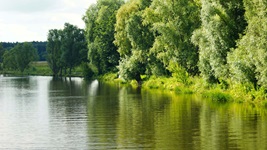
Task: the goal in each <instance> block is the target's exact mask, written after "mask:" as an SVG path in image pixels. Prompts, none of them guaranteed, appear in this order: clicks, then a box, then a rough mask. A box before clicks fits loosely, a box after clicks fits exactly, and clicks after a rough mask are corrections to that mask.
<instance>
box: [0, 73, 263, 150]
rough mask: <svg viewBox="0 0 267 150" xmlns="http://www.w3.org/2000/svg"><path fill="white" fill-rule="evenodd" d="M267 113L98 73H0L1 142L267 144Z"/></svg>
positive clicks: (62, 145)
mask: <svg viewBox="0 0 267 150" xmlns="http://www.w3.org/2000/svg"><path fill="white" fill-rule="evenodd" d="M266 114H267V113H266V110H265V109H259V108H255V107H252V106H251V105H242V104H216V103H214V102H210V101H208V100H203V99H200V98H199V97H195V96H176V95H172V94H167V93H164V92H161V91H146V90H142V89H140V88H138V89H134V88H131V87H126V86H118V85H114V84H103V83H101V82H98V81H97V80H94V81H91V82H86V81H84V80H82V79H81V78H71V79H70V78H60V79H56V78H54V79H53V78H51V77H0V122H1V123H0V135H1V136H0V149H2V148H7V149H168V150H169V149H181V150H183V149H184V150H190V149H203V150H206V149H220V150H224V149H267V144H266V143H267V126H266V124H267V118H266Z"/></svg>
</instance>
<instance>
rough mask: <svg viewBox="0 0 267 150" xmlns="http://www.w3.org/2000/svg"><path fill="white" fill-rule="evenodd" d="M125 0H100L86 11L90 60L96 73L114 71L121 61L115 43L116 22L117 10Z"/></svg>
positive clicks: (85, 18)
mask: <svg viewBox="0 0 267 150" xmlns="http://www.w3.org/2000/svg"><path fill="white" fill-rule="evenodd" d="M122 4H123V0H98V1H97V4H96V5H91V6H90V7H89V8H88V10H87V11H86V14H85V16H84V17H83V20H84V22H85V25H86V29H85V32H86V40H87V44H88V49H89V51H88V60H89V63H90V65H93V66H94V67H95V68H97V71H96V72H95V73H99V74H104V73H107V72H109V71H114V70H115V69H116V66H117V65H118V63H119V53H118V52H117V47H116V46H115V45H114V43H113V41H114V33H115V31H114V24H115V23H116V17H115V16H116V11H117V10H118V9H119V7H120V6H121V5H122Z"/></svg>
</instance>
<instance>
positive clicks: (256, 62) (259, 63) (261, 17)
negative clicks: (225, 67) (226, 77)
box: [229, 0, 267, 88]
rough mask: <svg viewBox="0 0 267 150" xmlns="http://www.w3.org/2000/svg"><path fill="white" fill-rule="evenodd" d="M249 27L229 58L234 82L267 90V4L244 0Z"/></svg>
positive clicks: (255, 0)
mask: <svg viewBox="0 0 267 150" xmlns="http://www.w3.org/2000/svg"><path fill="white" fill-rule="evenodd" d="M244 5H245V10H246V13H245V17H246V20H247V22H248V26H247V29H246V32H245V35H244V36H243V37H242V38H241V39H240V40H239V41H238V48H237V49H236V50H233V52H232V53H231V55H230V56H229V64H230V68H231V73H232V77H233V80H234V81H236V82H238V83H246V82H249V83H252V84H253V85H254V88H258V86H262V87H264V88H267V70H266V68H267V44H266V43H267V24H266V22H267V9H266V7H267V3H266V2H265V1H261V0H252V1H249V0H244Z"/></svg>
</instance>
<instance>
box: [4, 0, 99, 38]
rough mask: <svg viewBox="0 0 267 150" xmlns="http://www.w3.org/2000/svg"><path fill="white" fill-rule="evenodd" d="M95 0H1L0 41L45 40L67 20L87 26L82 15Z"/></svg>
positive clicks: (81, 26)
mask: <svg viewBox="0 0 267 150" xmlns="http://www.w3.org/2000/svg"><path fill="white" fill-rule="evenodd" d="M92 3H96V0H46V1H44V0H8V1H6V0H0V4H1V5H0V41H5V42H16V41H18V42H24V41H45V40H46V38H47V32H48V30H49V29H61V28H63V26H64V23H65V22H68V23H71V24H74V25H77V26H78V27H80V28H83V27H84V22H83V21H82V16H83V15H84V14H85V11H86V9H87V8H88V7H89V6H90V5H91V4H92Z"/></svg>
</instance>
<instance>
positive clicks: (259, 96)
mask: <svg viewBox="0 0 267 150" xmlns="http://www.w3.org/2000/svg"><path fill="white" fill-rule="evenodd" d="M144 78H145V79H144V81H143V82H142V85H141V86H142V88H145V89H158V90H165V91H169V92H172V93H175V94H196V95H199V96H200V97H202V98H205V99H210V100H212V101H214V102H219V103H226V102H235V103H249V104H252V105H255V106H262V107H266V108H267V91H266V90H265V89H263V88H260V89H257V90H256V89H254V88H253V85H250V84H246V85H245V84H235V83H232V82H231V81H221V83H220V84H207V83H206V82H205V81H204V80H203V79H201V78H200V77H194V78H193V77H189V78H188V79H187V82H186V83H181V80H179V79H177V78H175V77H169V78H167V77H155V76H152V77H150V78H146V77H144ZM100 80H102V81H104V82H117V83H122V84H130V85H132V86H138V83H137V82H136V81H128V82H127V81H125V80H122V79H118V75H117V74H114V73H109V74H106V75H104V76H102V77H101V78H100Z"/></svg>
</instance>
